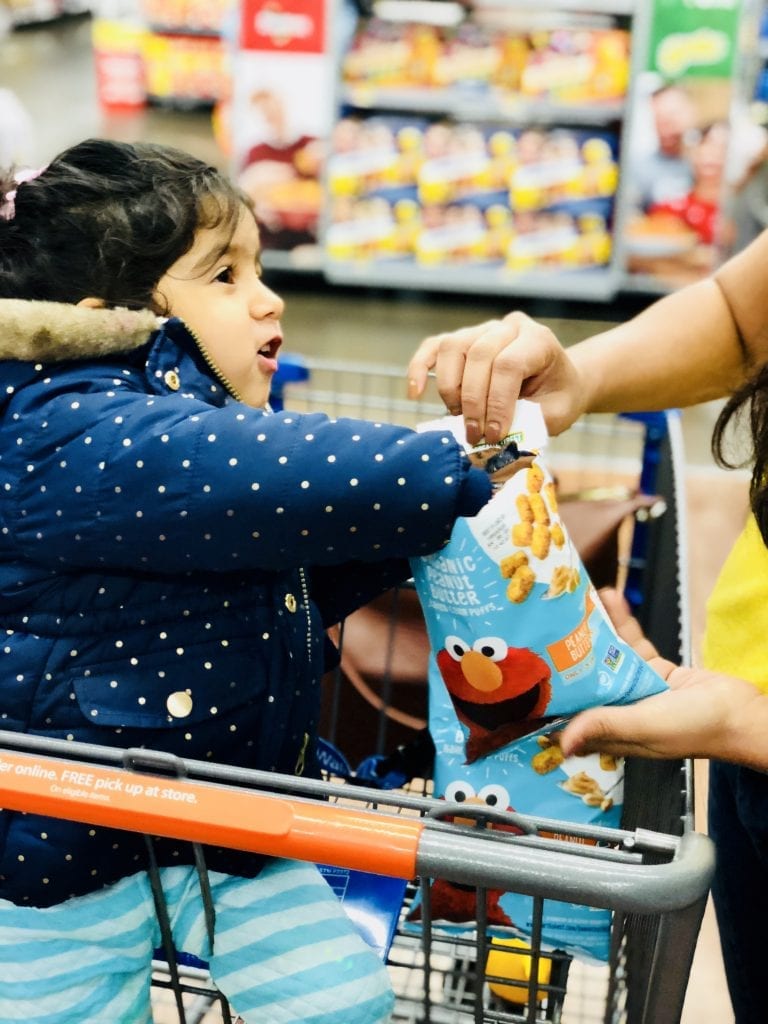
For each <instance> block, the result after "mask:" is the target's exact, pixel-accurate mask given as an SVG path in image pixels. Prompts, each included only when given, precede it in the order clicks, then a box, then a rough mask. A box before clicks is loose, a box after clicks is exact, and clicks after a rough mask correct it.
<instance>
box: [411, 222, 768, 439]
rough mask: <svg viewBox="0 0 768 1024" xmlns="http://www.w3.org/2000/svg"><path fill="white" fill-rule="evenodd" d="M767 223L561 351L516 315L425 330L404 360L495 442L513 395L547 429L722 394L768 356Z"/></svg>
mask: <svg viewBox="0 0 768 1024" xmlns="http://www.w3.org/2000/svg"><path fill="white" fill-rule="evenodd" d="M767 292H768V231H765V232H763V233H762V234H761V235H760V236H759V237H758V238H757V239H756V240H755V241H754V242H752V243H751V245H749V246H748V247H747V248H746V249H744V250H743V251H742V252H740V253H739V254H737V255H736V256H734V257H732V258H731V260H729V261H728V262H727V263H726V264H724V265H723V267H722V268H721V269H720V270H719V271H718V272H717V273H716V274H714V275H713V276H712V277H710V278H707V279H706V280H703V281H700V282H697V283H696V284H692V285H689V286H687V287H686V288H683V289H681V290H679V291H677V292H673V293H672V294H670V295H667V296H664V297H663V298H661V299H658V300H657V301H655V302H654V303H652V304H651V305H650V306H649V307H648V308H647V309H645V310H644V311H643V312H641V313H639V314H638V315H637V316H635V317H633V318H632V319H630V320H628V321H626V322H625V323H623V324H620V325H618V326H617V327H613V328H611V329H609V330H607V331H603V332H601V333H599V334H596V335H593V336H592V337H590V338H587V339H586V340H584V341H582V342H580V343H578V344H577V345H574V346H571V347H570V348H568V349H567V350H566V349H564V348H563V347H562V346H561V345H560V344H559V342H558V341H557V339H556V338H555V336H554V334H553V333H552V332H551V331H550V330H548V328H546V327H544V326H543V325H542V324H539V323H537V322H536V321H534V320H532V319H531V318H530V317H527V316H525V315H524V314H523V313H520V312H513V313H510V314H509V315H508V316H506V317H504V318H503V319H502V320H495V321H488V322H486V323H484V324H479V325H476V326H474V327H467V328H462V329H461V330H458V331H454V332H448V333H445V334H439V335H434V336H432V337H429V338H426V339H425V340H424V341H423V342H422V343H421V345H420V346H419V348H418V349H417V351H416V352H415V354H414V356H413V358H412V360H411V362H410V364H409V367H408V379H409V392H410V394H411V395H412V396H414V397H415V396H417V395H419V394H420V393H421V392H422V391H423V389H424V386H425V383H426V379H427V375H428V373H429V372H430V371H434V373H435V375H436V377H437V384H438V389H439V391H440V394H441V397H442V398H443V401H445V403H446V406H447V407H448V409H449V410H450V411H452V412H454V413H458V412H461V413H462V414H463V416H464V418H465V421H466V424H467V435H468V438H469V440H470V441H472V442H475V441H478V440H480V438H481V437H483V436H485V437H486V438H487V440H489V441H495V440H498V439H499V438H500V437H503V436H504V434H506V433H507V431H508V430H509V425H510V422H511V419H512V416H513V414H514V404H515V401H516V400H517V398H518V397H524V398H532V399H535V400H536V401H539V402H540V403H541V405H542V409H543V411H544V415H545V418H546V420H547V424H548V426H549V429H550V432H551V433H552V434H558V433H560V432H561V431H563V430H565V429H566V428H567V427H569V426H570V425H571V424H572V423H573V422H574V421H575V420H576V419H577V418H578V417H579V416H580V415H582V414H583V413H585V412H618V411H622V410H648V409H663V408H669V407H671V406H687V405H694V404H696V403H698V402H704V401H708V400H711V399H714V398H719V397H722V396H724V395H726V394H729V393H730V392H731V391H732V390H733V389H734V388H735V387H737V386H738V385H739V384H740V383H741V382H742V381H743V380H744V379H745V378H746V377H747V376H748V374H749V373H750V371H751V370H752V369H753V368H754V367H756V366H758V365H760V364H761V363H763V362H765V360H766V359H768V305H767V304H766V303H765V301H764V298H763V297H764V296H765V295H766V293H767Z"/></svg>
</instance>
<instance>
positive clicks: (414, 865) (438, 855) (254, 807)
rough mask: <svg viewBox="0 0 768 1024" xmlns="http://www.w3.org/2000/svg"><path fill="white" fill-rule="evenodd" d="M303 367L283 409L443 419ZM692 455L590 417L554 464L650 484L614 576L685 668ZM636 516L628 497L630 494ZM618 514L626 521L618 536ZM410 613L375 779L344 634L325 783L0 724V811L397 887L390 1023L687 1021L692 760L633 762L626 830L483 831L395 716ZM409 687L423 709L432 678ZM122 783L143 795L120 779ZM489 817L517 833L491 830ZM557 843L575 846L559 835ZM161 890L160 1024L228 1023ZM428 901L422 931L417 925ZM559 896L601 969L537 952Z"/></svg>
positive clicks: (383, 389) (606, 483) (379, 701)
mask: <svg viewBox="0 0 768 1024" xmlns="http://www.w3.org/2000/svg"><path fill="white" fill-rule="evenodd" d="M306 370H307V372H306V373H299V374H297V375H296V376H297V377H299V378H301V377H303V378H304V379H303V380H301V379H297V380H295V381H293V382H292V383H289V384H286V386H285V389H284V392H283V394H282V395H280V396H278V400H279V401H282V402H284V403H285V406H286V408H290V409H296V410H301V411H304V410H312V409H323V410H324V411H327V412H329V413H330V414H332V415H352V416H365V417H367V418H373V419H387V420H396V421H400V422H412V423H416V422H417V421H421V422H423V421H424V420H425V419H431V418H434V417H435V416H436V415H443V414H444V410H443V408H442V406H441V405H440V403H439V402H438V401H436V400H430V401H424V402H421V403H415V404H413V403H410V402H406V401H405V400H403V399H401V398H400V394H401V392H402V372H401V370H400V369H399V368H388V367H381V366H375V365H371V364H357V365H352V364H349V363H344V364H334V363H329V362H327V361H319V360H316V361H311V362H309V363H308V365H307V366H306ZM681 451H682V450H681V445H680V432H679V422H678V421H677V418H676V417H675V416H674V415H664V416H660V417H652V418H650V419H647V418H646V419H625V418H619V417H597V418H594V419H587V420H586V421H585V422H584V423H583V424H581V425H579V426H578V427H577V428H574V429H573V430H572V431H569V432H568V434H566V435H564V436H563V438H561V439H557V441H556V442H554V443H553V444H552V448H551V451H550V453H549V457H548V462H549V464H550V465H551V466H552V468H553V469H554V471H555V473H556V475H557V478H558V480H559V482H560V485H561V490H562V491H563V492H564V493H565V492H569V493H571V494H572V495H573V496H574V500H576V501H585V500H590V501H593V502H596V503H600V502H602V503H603V505H602V506H601V507H605V506H606V505H610V504H611V503H613V504H614V505H616V504H617V503H618V506H620V507H623V506H621V503H622V502H623V501H626V500H627V499H628V498H629V497H631V495H632V493H633V492H634V491H636V490H637V489H638V487H639V486H640V484H641V482H642V487H643V489H644V490H645V491H646V492H647V494H648V495H649V496H650V498H649V499H648V500H645V501H643V502H641V504H640V506H639V508H638V514H639V516H640V518H639V520H638V519H637V518H636V517H635V516H631V517H630V518H629V520H628V519H627V515H624V516H623V517H621V521H620V523H619V525H618V527H617V530H616V531H615V533H616V536H615V537H612V540H616V552H617V564H618V568H617V573H618V574H619V575H620V577H621V582H622V583H623V584H624V585H625V586H626V588H627V589H628V591H629V592H630V595H631V597H632V601H633V604H634V605H635V607H636V610H637V613H638V615H639V616H640V618H641V621H642V622H643V623H644V624H645V626H646V628H647V629H648V631H649V634H650V636H651V638H652V639H654V640H655V641H656V642H657V644H659V646H660V648H661V649H662V650H663V651H664V653H665V654H667V655H668V656H670V657H676V658H681V657H686V656H687V654H688V648H687V635H688V618H687V606H686V602H685V559H684V556H683V553H682V552H683V547H684V545H683V540H684V538H683V536H682V521H683V518H682V517H683V508H684V505H683V502H682V494H681V487H680V482H679V478H678V476H677V475H676V470H677V468H678V467H679V466H681V464H682V454H681ZM630 507H632V508H634V507H635V506H633V505H632V504H631V502H630ZM662 509H663V512H662ZM628 521H629V525H630V526H631V527H633V528H632V529H631V531H627V530H626V529H625V527H626V525H627V522H628ZM630 533H631V535H630ZM405 593H407V591H406V592H405ZM403 607H404V604H403V603H402V595H400V597H399V598H398V596H397V595H395V596H393V598H392V601H391V604H390V606H389V610H388V611H387V612H386V614H385V621H386V622H387V629H388V632H387V634H386V640H385V642H384V643H383V644H382V645H381V646H382V647H383V652H382V654H383V659H384V661H383V667H382V668H381V670H380V672H379V678H375V679H374V678H373V676H372V675H371V673H370V672H368V674H367V675H366V676H365V678H364V682H365V683H366V685H367V686H368V692H369V693H372V694H373V697H374V705H375V706H374V705H371V706H372V707H373V710H374V711H375V712H376V727H375V729H374V730H373V731H372V733H371V736H370V737H369V740H370V741H369V744H368V748H367V750H366V753H367V754H368V755H369V757H368V758H367V759H366V760H367V762H368V765H369V768H370V765H371V763H372V764H373V769H372V770H369V771H368V772H367V773H366V772H365V771H362V772H361V771H358V770H357V768H350V767H349V759H348V756H347V754H348V752H347V751H346V750H345V747H344V740H343V737H340V735H339V734H337V732H336V731H335V727H336V726H337V725H338V724H339V723H340V721H341V720H342V719H343V717H344V715H345V713H346V710H347V701H348V698H349V696H350V694H351V693H352V692H353V691H354V693H356V694H358V697H359V691H358V690H356V689H355V687H354V686H350V684H349V677H348V675H347V671H346V670H348V671H349V672H353V669H352V667H351V666H350V661H349V657H348V655H349V654H350V650H349V648H347V643H348V641H349V640H350V638H351V637H352V634H351V633H350V634H349V635H348V636H347V637H346V639H345V636H344V633H345V632H346V625H347V624H345V627H344V629H343V630H342V633H341V641H342V669H341V671H340V672H339V673H337V674H335V675H334V676H332V677H329V680H328V687H327V691H326V694H325V703H326V725H327V730H326V732H327V736H326V738H327V739H328V740H330V742H331V744H332V745H331V747H330V749H331V750H332V751H334V750H335V751H336V752H337V754H338V758H337V761H336V762H334V761H333V760H332V758H331V760H329V761H328V771H327V772H326V775H325V776H324V777H323V778H322V779H319V780H307V779H297V778H296V777H293V776H291V777H287V776H285V777H284V776H280V775H276V774H274V773H265V772H256V771H248V770H244V769H237V768H232V767H227V766H221V765H218V766H214V765H211V764H209V763H207V762H205V763H204V762H197V761H190V760H181V759H179V758H176V757H173V756H170V755H166V754H163V753H159V752H152V751H146V750H117V749H113V748H103V747H95V746H92V745H89V744H77V743H70V742H59V741H55V740H49V739H44V738H37V737H30V736H22V735H19V734H16V733H7V732H0V761H2V770H0V805H1V806H3V807H5V808H8V809H18V810H24V811H33V812H36V813H42V814H47V815H52V816H59V817H64V818H75V819H78V820H84V821H87V822H91V823H93V824H95V825H106V826H111V827H119V828H125V829H130V830H133V831H138V832H142V833H144V834H145V835H146V836H147V843H148V845H149V847H150V849H151V844H152V839H151V837H153V836H173V837H177V838H180V839H186V840H191V841H193V842H195V843H202V842H212V843H216V844H218V845H224V846H231V847H232V848H234V849H244V850H254V851H258V852H261V853H266V854H270V855H277V856H287V857H295V858H298V859H302V860H308V861H312V862H315V863H318V864H322V865H324V866H326V868H330V869H333V868H338V869H340V872H343V871H344V870H350V871H352V872H364V873H366V874H367V873H371V872H372V873H373V874H374V875H376V876H381V877H382V878H396V879H400V880H401V881H402V886H403V890H404V894H405V895H404V900H403V903H402V910H401V911H400V913H399V915H396V916H397V920H396V922H395V928H394V932H395V933H394V936H393V938H392V941H391V943H390V942H389V941H388V942H387V943H386V946H385V949H384V950H383V952H385V953H386V956H387V962H388V964H389V966H390V971H391V976H392V980H393V985H394V987H395V991H396V995H397V1004H396V1010H395V1018H394V1019H395V1020H396V1021H398V1022H414V1024H415V1022H417V1021H425V1022H434V1024H462V1022H472V1021H474V1022H477V1024H479V1022H491V1021H494V1022H497V1021H498V1022H500V1024H536V1022H542V1021H564V1022H566V1024H601V1022H602V1024H674V1022H676V1021H679V1018H680V1013H681V1010H682V1004H683V999H684V995H685V988H686V982H687V977H688V972H689V969H690V965H691V960H692V957H693V951H694V946H695V942H696V938H697V935H698V930H699V926H700V922H701V918H702V914H703V910H704V905H705V901H706V896H707V891H708V887H709V880H710V876H711V871H712V865H713V854H712V847H711V843H710V841H709V840H708V839H707V838H706V837H704V836H702V835H699V834H697V833H696V832H695V831H694V827H693V811H692V783H691V769H690V765H689V764H688V763H680V762H664V763H654V762H644V761H643V762H640V761H637V762H630V763H629V764H628V765H627V771H626V776H625V803H624V816H623V820H622V823H621V827H620V828H607V827H600V826H581V825H574V824H573V823H572V822H561V821H558V820H551V819H547V818H542V817H537V816H536V815H518V814H510V813H508V812H494V811H491V810H490V809H488V808H485V809H484V810H483V811H482V812H477V814H478V817H477V819H476V821H475V822H474V824H466V825H457V824H456V823H454V822H452V821H449V820H448V819H449V818H450V817H451V816H452V815H453V813H455V811H456V807H455V806H452V805H451V804H450V803H449V802H448V801H446V800H442V799H435V798H434V797H433V796H432V795H430V783H429V768H428V761H429V756H428V755H429V745H428V743H426V742H425V734H424V730H423V726H424V718H423V710H422V709H421V708H420V707H419V706H418V705H416V706H415V709H411V710H410V711H402V709H401V708H399V707H398V703H399V700H400V697H401V696H402V693H398V692H396V690H395V689H394V688H393V687H394V686H395V685H396V683H397V680H395V679H391V678H389V679H388V678H387V676H388V672H389V674H390V675H392V673H391V671H390V670H391V668H392V665H393V663H394V662H393V655H394V652H395V650H396V648H397V645H398V641H399V638H398V626H399V625H400V621H399V620H400V618H401V614H400V613H401V611H402V608H403ZM350 622H351V620H350ZM345 669H346V670H345ZM408 688H409V689H410V690H411V691H412V692H413V693H414V694H416V695H417V696H418V697H420V699H421V700H422V701H423V702H425V701H426V683H425V680H424V679H422V685H421V686H418V685H416V684H410V683H409V684H408ZM401 689H402V688H401ZM364 699H365V700H366V701H367V700H368V698H367V697H366V698H364ZM392 712H398V713H399V714H400V719H399V720H398V719H396V718H393V717H392ZM395 727H397V728H399V729H400V730H401V732H400V733H399V734H398V733H396V731H395ZM414 751H415V752H416V753H415V754H414ZM73 764H74V767H75V768H77V767H82V768H83V770H84V771H87V773H88V774H89V775H90V776H91V777H92V779H93V780H94V782H93V783H92V789H93V790H94V791H95V789H96V782H97V781H98V780H101V782H100V784H99V785H98V791H99V794H100V795H99V798H98V799H94V798H92V797H89V794H88V793H87V792H86V793H84V792H82V790H75V791H71V790H70V791H67V787H62V786H58V785H57V784H56V780H57V779H58V778H59V777H60V773H61V771H63V770H64V769H65V768H67V767H69V768H71V767H72V765H73ZM420 772H421V777H418V776H419V773H420ZM169 778H172V780H173V781H172V788H173V790H174V792H175V793H180V794H181V795H182V798H178V797H176V798H175V799H173V800H172V801H163V800H158V799H157V797H150V796H147V795H146V794H147V792H149V793H157V792H158V787H159V785H160V783H163V787H162V788H164V789H167V788H168V780H169ZM129 779H133V780H137V784H134V785H132V786H129V785H128V784H127V782H126V780H129ZM393 780H394V781H393ZM118 783H120V784H118ZM373 783H375V784H373ZM390 785H392V786H393V787H396V788H387V787H388V786H390ZM464 810H466V807H465V808H464ZM489 824H501V825H505V826H511V827H512V828H511V830H510V829H508V828H502V829H497V828H488V827H485V826H488V825H489ZM564 837H567V838H568V839H570V840H571V841H569V842H563V841H562V839H563V838H564ZM574 839H575V840H576V841H575V842H574V841H573V840H574ZM197 849H198V851H199V849H200V848H199V847H197ZM151 865H152V858H151V857H150V867H151ZM198 868H199V874H200V882H201V894H202V898H203V902H204V904H205V905H206V907H207V912H208V913H207V917H208V922H209V926H210V925H211V924H212V919H213V909H212V907H211V906H210V901H209V899H208V889H207V881H206V872H205V865H204V863H203V862H202V858H201V857H199V858H198ZM153 873H154V872H153V871H152V870H151V871H150V874H153ZM435 880H445V881H448V882H452V883H456V884H458V885H461V886H468V887H471V889H473V890H474V892H475V904H476V922H477V923H476V927H474V928H473V929H472V930H471V931H468V932H467V933H466V934H462V935H458V936H457V935H452V936H447V935H445V934H444V933H443V932H442V931H441V930H440V929H439V928H438V927H437V926H435V923H434V922H433V920H432V914H431V906H430V885H431V883H432V882H434V881H435ZM497 889H501V890H506V891H514V892H517V893H521V894H524V895H526V896H529V897H530V898H531V901H532V914H531V920H532V930H531V934H530V938H529V940H528V941H527V942H526V943H525V944H524V945H523V946H522V947H521V946H519V945H508V944H506V943H504V942H500V941H498V939H497V938H492V937H491V934H490V930H489V929H488V928H487V926H486V925H487V899H486V895H487V892H488V891H489V890H497ZM155 892H156V901H157V909H158V918H159V921H160V925H161V931H162V933H163V936H164V942H163V949H162V950H161V951H158V961H157V964H156V967H157V972H156V977H155V984H156V986H157V990H158V992H160V993H162V992H163V991H165V993H166V994H167V997H168V1000H169V1006H170V1009H171V1010H172V1011H173V1014H174V1016H173V1017H169V1016H167V1012H168V1006H165V1005H163V1000H162V999H161V998H160V997H159V998H158V1000H157V1012H158V1017H157V1019H158V1021H161V1020H162V1021H170V1020H171V1019H178V1020H180V1021H187V1022H188V1024H198V1022H201V1021H203V1020H205V1021H206V1022H208V1021H214V1020H227V1021H228V1020H229V1019H230V1013H229V1009H228V1007H227V1006H226V1002H225V1001H224V1000H223V999H221V998H220V997H219V996H218V994H217V993H216V992H215V990H214V988H213V986H212V985H211V983H210V980H209V978H208V975H207V972H206V968H205V965H204V964H201V963H199V962H192V963H188V962H186V961H185V959H184V957H183V955H181V954H178V953H177V951H175V950H174V949H173V945H172V942H171V940H170V931H169V929H168V927H167V921H166V920H165V912H164V907H163V901H162V894H161V890H160V887H159V884H158V883H157V879H155ZM417 894H418V897H419V899H420V907H421V929H420V934H414V931H413V928H412V927H407V926H406V924H407V922H406V918H407V915H408V912H409V908H410V907H411V906H412V905H413V901H414V899H415V898H416V897H417ZM553 900H554V901H564V902H570V903H578V904H581V905H584V906H589V907H596V908H607V909H608V910H610V911H612V922H613V923H612V935H611V950H610V957H609V960H608V962H607V964H605V965H599V966H594V965H592V964H584V963H581V962H577V961H574V960H573V959H572V957H571V956H570V955H568V954H567V953H565V952H562V951H558V950H552V949H548V948H547V949H545V948H544V946H543V944H542V922H543V916H544V908H545V906H546V905H547V904H548V903H549V901H553ZM249 1024H256V1022H249ZM266 1024H268V1022H266Z"/></svg>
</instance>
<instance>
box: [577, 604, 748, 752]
mask: <svg viewBox="0 0 768 1024" xmlns="http://www.w3.org/2000/svg"><path fill="white" fill-rule="evenodd" d="M600 596H601V598H602V599H603V604H604V605H605V607H606V610H607V611H608V614H609V616H610V617H611V619H612V621H613V623H614V625H615V626H616V629H617V631H618V633H619V635H620V636H621V637H622V638H623V639H624V640H626V641H627V642H628V643H629V644H631V646H632V647H634V648H635V650H636V651H637V652H638V653H639V654H640V655H641V656H642V657H644V658H645V659H646V660H647V661H648V663H649V664H650V665H651V667H652V668H654V669H655V670H656V671H657V672H658V673H659V675H661V676H662V678H664V679H665V680H666V681H667V683H668V685H669V690H667V691H665V692H664V693H659V694H656V695H655V696H653V697H647V698H646V699H644V700H640V701H638V702H637V703H636V704H626V705H622V706H617V707H598V708H590V709H589V710H588V711H584V712H582V713H581V714H578V715H576V716H575V717H574V718H573V719H572V721H570V722H569V723H568V725H567V726H566V727H565V729H564V730H563V731H562V733H561V736H560V742H561V746H562V749H563V753H564V754H566V756H571V755H573V754H586V753H593V752H596V751H600V752H603V753H606V754H615V755H616V756H633V757H650V758H679V757H713V758H718V759H719V760H724V761H732V762H733V763H736V764H744V765H748V766H750V767H752V768H758V769H762V770H766V769H768V731H766V730H767V729H768V695H767V694H764V693H762V692H761V691H760V690H758V689H757V687H755V686H753V685H752V684H751V683H748V682H745V681H744V680H743V679H736V678H735V677H733V676H726V675H723V674H721V673H717V672H710V671H707V670H705V669H695V668H687V667H684V666H678V665H675V664H673V662H671V661H667V660H666V659H665V658H662V657H660V656H659V654H658V652H657V651H656V649H655V648H654V646H653V644H652V643H651V642H650V641H649V640H648V639H647V637H645V636H644V634H643V632H642V630H641V628H640V625H639V623H638V622H637V620H636V619H634V618H633V617H632V615H631V613H630V610H629V607H628V605H627V604H626V602H625V601H624V599H623V598H622V597H621V596H620V595H619V594H618V593H616V592H615V591H601V594H600Z"/></svg>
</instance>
